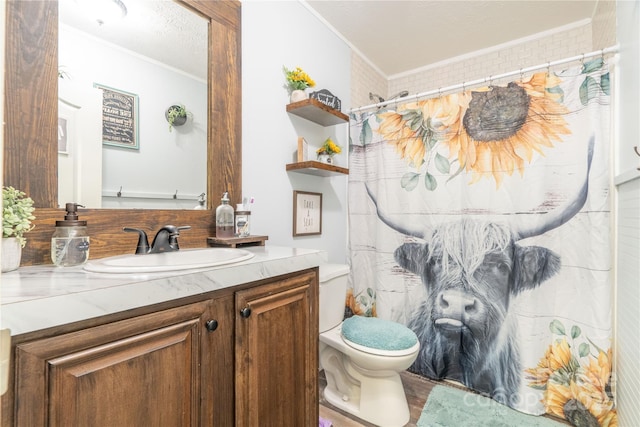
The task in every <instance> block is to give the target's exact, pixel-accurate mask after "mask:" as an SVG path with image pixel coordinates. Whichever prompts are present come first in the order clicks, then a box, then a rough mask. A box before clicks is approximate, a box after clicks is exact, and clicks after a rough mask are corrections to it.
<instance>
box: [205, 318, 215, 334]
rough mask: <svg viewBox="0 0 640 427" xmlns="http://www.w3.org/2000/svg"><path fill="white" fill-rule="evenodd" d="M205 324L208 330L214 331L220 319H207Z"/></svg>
mask: <svg viewBox="0 0 640 427" xmlns="http://www.w3.org/2000/svg"><path fill="white" fill-rule="evenodd" d="M204 326H205V327H206V328H207V331H209V332H213V331H215V330H216V329H218V321H217V320H215V319H212V320H207V323H205V324H204Z"/></svg>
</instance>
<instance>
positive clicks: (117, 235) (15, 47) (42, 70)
mask: <svg viewBox="0 0 640 427" xmlns="http://www.w3.org/2000/svg"><path fill="white" fill-rule="evenodd" d="M175 1H177V2H178V3H180V4H182V5H184V6H186V7H187V8H189V9H191V10H193V11H194V12H195V13H198V14H200V15H201V16H203V17H204V18H205V19H207V20H208V21H209V48H208V54H209V61H208V68H209V70H208V116H209V117H208V131H207V195H208V197H207V199H208V200H207V207H208V210H151V209H81V210H80V212H79V215H80V219H83V220H87V222H88V232H89V236H90V238H91V246H90V258H103V257H106V256H111V255H118V254H124V253H133V252H134V251H135V246H136V242H137V236H136V235H135V234H131V233H124V232H123V231H122V227H124V226H130V227H137V228H142V229H144V230H147V231H148V232H149V233H150V234H151V237H152V236H153V234H154V233H155V231H157V230H158V229H159V228H160V227H162V226H163V225H166V224H174V225H178V226H180V225H190V226H191V229H190V230H187V231H183V232H182V234H181V236H180V244H181V247H185V248H186V247H205V246H206V238H207V237H209V236H214V235H215V214H214V213H213V212H212V210H211V209H212V207H213V204H212V202H214V201H216V200H217V197H216V195H218V194H220V195H221V194H222V193H223V192H224V191H229V194H230V196H231V199H232V200H231V203H232V205H234V204H235V203H239V202H240V199H241V198H242V158H241V156H242V135H241V129H242V126H241V125H242V123H241V119H242V117H241V114H242V104H241V98H242V97H241V38H240V30H241V28H240V25H241V15H240V2H238V1H235V0H226V1H215V0H175ZM5 31H6V35H5V37H6V50H5V98H4V103H5V104H4V105H5V117H4V119H5V128H4V182H3V184H4V185H5V186H13V187H15V188H18V189H20V190H22V191H24V192H26V193H27V195H28V196H30V197H31V198H32V199H33V200H34V202H35V206H36V211H35V215H36V221H35V226H36V227H35V229H34V230H32V231H30V232H29V233H28V234H26V235H25V237H26V238H27V246H26V247H25V248H24V249H23V253H22V263H21V265H35V264H51V263H52V262H51V259H50V245H51V243H50V242H51V235H52V234H53V232H54V227H55V221H56V220H60V219H63V216H64V212H65V211H64V209H59V208H57V205H58V179H57V175H58V173H57V171H58V165H57V163H58V162H57V159H58V152H57V126H58V2H57V0H47V1H29V0H8V1H7V2H6V28H5ZM69 202H72V200H70V201H69Z"/></svg>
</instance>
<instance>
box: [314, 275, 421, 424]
mask: <svg viewBox="0 0 640 427" xmlns="http://www.w3.org/2000/svg"><path fill="white" fill-rule="evenodd" d="M348 274H349V267H348V266H347V265H342V264H325V265H321V266H320V290H319V293H320V302H319V308H320V310H319V311H320V322H319V324H320V345H319V353H320V354H319V361H320V369H324V372H325V376H326V378H327V386H326V387H325V389H324V397H325V399H326V400H327V401H328V402H329V403H331V404H332V405H333V406H335V407H337V408H340V409H342V410H343V411H345V412H348V413H350V414H352V415H354V416H356V417H358V418H361V419H363V420H365V421H368V422H370V423H373V424H375V425H378V426H382V427H400V426H404V425H405V424H407V423H408V422H409V419H410V413H409V405H408V404H407V397H406V395H405V393H404V388H403V386H402V380H401V379H400V372H402V371H404V370H406V369H407V368H408V367H409V366H411V364H412V363H413V362H414V361H415V360H416V357H417V356H418V351H419V350H420V343H419V342H418V338H417V337H416V334H415V333H414V332H413V331H411V330H410V329H409V328H407V327H406V326H404V325H401V324H399V323H396V322H391V321H388V320H383V319H378V318H375V317H363V316H353V317H350V318H348V319H344V321H343V317H344V307H345V299H346V294H347V277H348Z"/></svg>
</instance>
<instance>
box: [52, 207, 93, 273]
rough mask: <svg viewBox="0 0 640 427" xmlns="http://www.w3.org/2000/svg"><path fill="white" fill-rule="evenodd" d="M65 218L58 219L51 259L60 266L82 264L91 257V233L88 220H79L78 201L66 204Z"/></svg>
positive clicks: (53, 237)
mask: <svg viewBox="0 0 640 427" xmlns="http://www.w3.org/2000/svg"><path fill="white" fill-rule="evenodd" d="M65 207H66V210H67V213H66V215H65V216H64V220H62V221H56V231H55V232H54V233H53V236H52V237H51V261H53V263H54V264H55V265H57V266H59V267H71V266H74V265H81V264H84V263H85V262H87V260H88V259H89V235H88V234H87V221H80V220H78V207H82V208H84V206H82V205H79V204H77V203H67V204H66V205H65Z"/></svg>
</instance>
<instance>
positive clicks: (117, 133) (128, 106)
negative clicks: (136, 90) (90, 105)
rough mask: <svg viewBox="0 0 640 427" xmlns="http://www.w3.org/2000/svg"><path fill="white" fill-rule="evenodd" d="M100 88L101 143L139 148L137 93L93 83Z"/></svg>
mask: <svg viewBox="0 0 640 427" xmlns="http://www.w3.org/2000/svg"><path fill="white" fill-rule="evenodd" d="M93 86H94V87H96V88H98V89H102V143H103V144H105V145H112V146H115V147H122V148H130V149H133V150H137V149H139V148H140V142H139V140H138V95H136V94H133V93H129V92H124V91H122V90H118V89H114V88H112V87H108V86H103V85H100V84H98V83H94V85H93Z"/></svg>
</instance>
